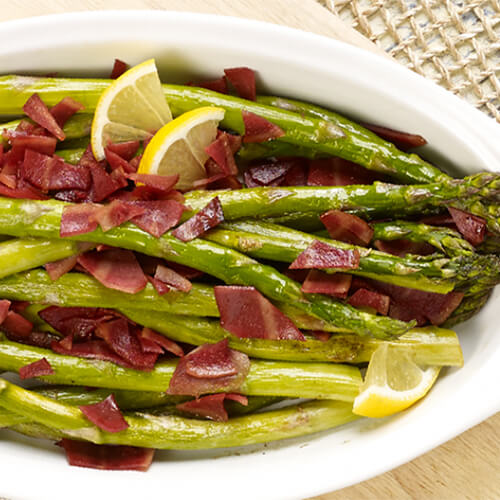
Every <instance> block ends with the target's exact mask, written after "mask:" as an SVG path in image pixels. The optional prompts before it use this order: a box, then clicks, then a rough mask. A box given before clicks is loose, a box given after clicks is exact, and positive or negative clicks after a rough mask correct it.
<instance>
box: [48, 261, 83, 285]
mask: <svg viewBox="0 0 500 500" xmlns="http://www.w3.org/2000/svg"><path fill="white" fill-rule="evenodd" d="M77 259H78V257H77V256H76V255H71V256H69V257H66V258H65V259H60V260H56V261H54V262H47V264H45V266H44V267H45V270H46V271H47V274H48V275H49V278H50V279H51V280H52V281H56V280H58V279H59V278H60V277H61V276H63V275H64V274H66V273H68V272H69V271H71V270H72V269H73V268H74V267H75V266H76V262H77Z"/></svg>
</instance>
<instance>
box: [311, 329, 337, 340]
mask: <svg viewBox="0 0 500 500" xmlns="http://www.w3.org/2000/svg"><path fill="white" fill-rule="evenodd" d="M310 333H311V335H312V336H313V337H314V338H315V339H316V340H321V342H328V341H329V340H330V338H331V336H332V334H331V333H328V332H320V331H317V330H315V331H311V332H310Z"/></svg>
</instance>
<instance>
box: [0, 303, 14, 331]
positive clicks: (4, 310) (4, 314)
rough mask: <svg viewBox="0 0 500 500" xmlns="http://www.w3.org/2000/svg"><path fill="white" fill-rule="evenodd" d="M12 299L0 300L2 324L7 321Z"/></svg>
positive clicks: (0, 321) (0, 320) (0, 319)
mask: <svg viewBox="0 0 500 500" xmlns="http://www.w3.org/2000/svg"><path fill="white" fill-rule="evenodd" d="M10 304H11V302H10V300H6V299H2V300H0V325H1V324H2V323H3V322H4V321H5V318H6V317H7V314H8V312H9V307H10Z"/></svg>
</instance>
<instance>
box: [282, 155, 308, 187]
mask: <svg viewBox="0 0 500 500" xmlns="http://www.w3.org/2000/svg"><path fill="white" fill-rule="evenodd" d="M282 161H283V160H282ZM286 161H287V162H289V163H290V168H289V169H288V171H287V173H286V174H285V179H284V181H283V182H282V184H281V185H282V186H307V175H308V166H307V162H306V160H304V158H288V159H287V160H286Z"/></svg>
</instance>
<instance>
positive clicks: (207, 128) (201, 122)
mask: <svg viewBox="0 0 500 500" xmlns="http://www.w3.org/2000/svg"><path fill="white" fill-rule="evenodd" d="M224 113H225V112H224V110H223V109H222V108H216V107H212V106H206V107H202V108H196V109H193V110H192V111H188V112H187V113H184V114H182V115H180V116H178V117H177V118H176V119H175V120H172V121H171V122H169V123H167V124H166V125H164V126H163V127H162V128H161V129H160V130H159V131H158V132H157V133H156V134H155V135H154V136H153V138H152V139H151V141H150V142H149V144H148V145H147V146H146V149H145V150H144V154H143V155H142V159H141V163H140V164H139V169H138V173H140V174H155V175H174V174H179V180H178V182H177V184H176V186H175V187H176V188H177V189H180V190H183V191H186V190H188V189H192V188H193V183H194V182H195V181H197V180H201V179H205V178H206V176H207V173H206V170H205V166H204V165H205V162H206V161H207V160H208V154H207V153H206V152H205V148H206V147H207V146H208V145H209V144H210V143H211V142H213V141H214V140H215V138H216V136H217V127H218V125H219V122H220V121H221V120H222V119H223V118H224Z"/></svg>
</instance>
